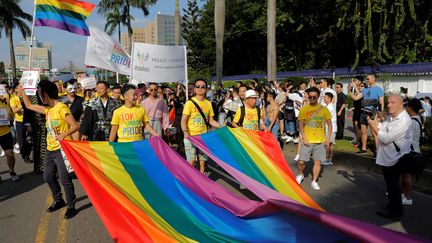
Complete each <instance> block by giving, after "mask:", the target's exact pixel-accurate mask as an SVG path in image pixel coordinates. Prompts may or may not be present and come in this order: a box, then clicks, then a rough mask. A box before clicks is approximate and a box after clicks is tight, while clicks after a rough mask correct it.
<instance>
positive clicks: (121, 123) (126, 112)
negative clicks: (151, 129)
mask: <svg viewBox="0 0 432 243" xmlns="http://www.w3.org/2000/svg"><path fill="white" fill-rule="evenodd" d="M146 122H149V119H148V116H147V113H146V112H145V110H144V108H143V107H142V106H134V107H132V108H127V107H126V106H124V105H123V106H121V107H120V108H118V109H116V110H114V113H113V116H112V120H111V125H116V126H118V130H117V136H118V141H119V142H133V141H139V140H142V139H143V127H144V126H145V123H146Z"/></svg>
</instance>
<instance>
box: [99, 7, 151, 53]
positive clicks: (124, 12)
mask: <svg viewBox="0 0 432 243" xmlns="http://www.w3.org/2000/svg"><path fill="white" fill-rule="evenodd" d="M156 2H157V0H102V1H100V2H99V4H98V7H99V9H98V13H108V12H112V11H114V10H115V9H119V11H120V13H121V16H122V17H121V18H122V19H123V20H124V21H125V25H126V26H127V28H128V45H127V51H128V52H129V53H130V51H131V46H132V34H133V30H132V23H131V20H134V17H133V16H132V15H131V14H130V10H131V8H132V7H134V8H139V9H141V10H142V11H143V14H144V16H147V15H148V14H149V11H148V7H149V6H151V5H153V4H155V3H156Z"/></svg>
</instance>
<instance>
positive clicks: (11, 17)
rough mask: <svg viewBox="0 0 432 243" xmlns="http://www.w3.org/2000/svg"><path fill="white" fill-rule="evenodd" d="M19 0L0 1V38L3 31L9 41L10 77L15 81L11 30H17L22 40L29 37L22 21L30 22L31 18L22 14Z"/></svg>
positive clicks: (28, 32) (28, 30) (28, 31)
mask: <svg viewBox="0 0 432 243" xmlns="http://www.w3.org/2000/svg"><path fill="white" fill-rule="evenodd" d="M19 2H20V0H0V37H1V31H2V30H3V29H4V31H5V34H6V37H7V38H8V40H9V55H10V66H11V68H12V77H13V78H14V79H16V63H15V50H14V43H13V29H15V28H18V29H19V30H20V32H21V34H22V36H23V37H24V38H26V37H28V36H30V32H31V30H30V28H29V27H28V26H27V24H26V23H25V22H24V20H28V21H32V20H33V17H32V16H31V15H30V14H28V13H26V12H24V11H23V10H22V9H21V8H20V6H19V5H18V3H19Z"/></svg>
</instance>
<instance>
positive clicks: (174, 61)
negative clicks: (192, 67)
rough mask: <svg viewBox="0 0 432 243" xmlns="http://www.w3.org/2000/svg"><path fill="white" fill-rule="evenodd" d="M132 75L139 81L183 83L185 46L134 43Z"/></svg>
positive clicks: (185, 68) (185, 67)
mask: <svg viewBox="0 0 432 243" xmlns="http://www.w3.org/2000/svg"><path fill="white" fill-rule="evenodd" d="M133 50H134V51H133V57H132V61H133V68H132V77H133V79H134V80H137V81H139V82H154V83H171V82H181V83H185V82H186V80H187V77H186V75H187V73H186V72H187V61H186V47H185V46H160V45H151V44H144V43H134V48H133Z"/></svg>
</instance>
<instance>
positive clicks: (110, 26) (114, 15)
mask: <svg viewBox="0 0 432 243" xmlns="http://www.w3.org/2000/svg"><path fill="white" fill-rule="evenodd" d="M105 17H106V21H107V22H106V24H105V32H107V33H108V35H112V34H113V32H114V30H115V28H116V27H118V41H119V44H121V25H122V24H123V25H124V24H125V23H126V21H125V19H123V18H122V17H123V16H122V15H120V11H119V9H118V8H116V9H114V11H113V12H109V13H107V14H105Z"/></svg>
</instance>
